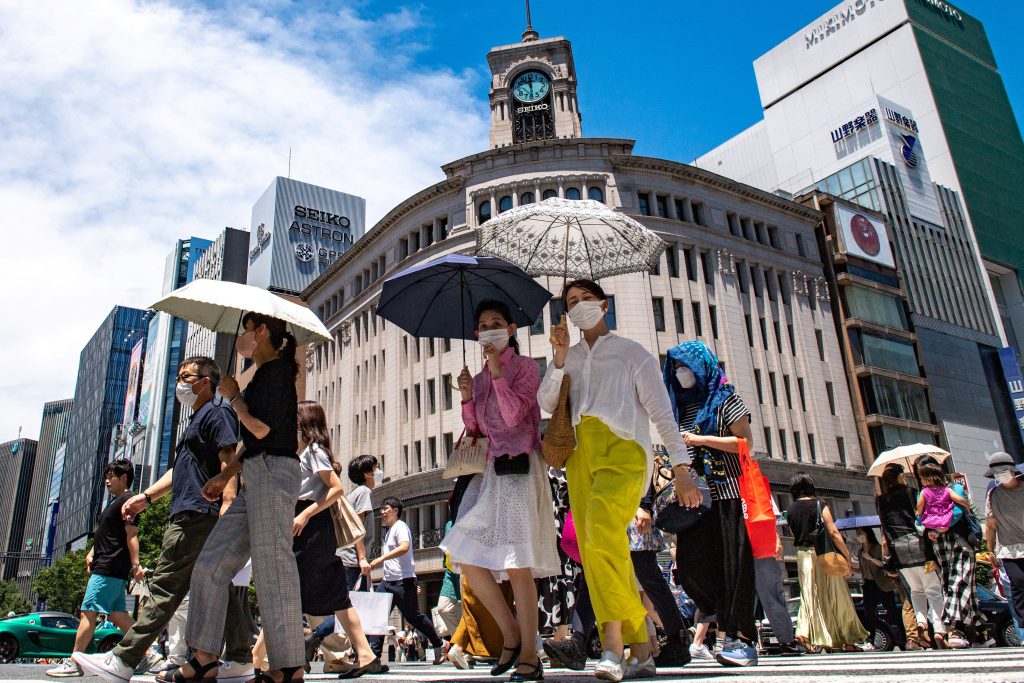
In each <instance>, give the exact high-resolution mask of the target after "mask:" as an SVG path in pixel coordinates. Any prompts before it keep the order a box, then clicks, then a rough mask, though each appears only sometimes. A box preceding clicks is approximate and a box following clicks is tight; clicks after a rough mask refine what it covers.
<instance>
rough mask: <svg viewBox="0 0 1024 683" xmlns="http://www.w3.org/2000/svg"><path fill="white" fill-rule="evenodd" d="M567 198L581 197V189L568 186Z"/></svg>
mask: <svg viewBox="0 0 1024 683" xmlns="http://www.w3.org/2000/svg"><path fill="white" fill-rule="evenodd" d="M565 198H566V199H574V200H575V199H579V198H580V190H579V188H578V187H569V188H566V190H565Z"/></svg>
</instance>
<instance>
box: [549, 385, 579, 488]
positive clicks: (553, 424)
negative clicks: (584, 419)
mask: <svg viewBox="0 0 1024 683" xmlns="http://www.w3.org/2000/svg"><path fill="white" fill-rule="evenodd" d="M574 450H576V429H575V427H573V426H572V410H571V409H570V406H569V375H568V374H566V375H564V376H563V377H562V386H561V387H560V388H559V390H558V407H556V408H555V412H553V413H551V419H550V420H548V428H547V430H546V431H545V432H544V441H543V442H542V443H541V452H542V453H543V454H544V462H546V463H547V464H548V465H549V466H551V467H554V468H555V469H559V470H560V469H562V468H563V467H565V461H566V460H568V459H569V456H570V455H572V452H573V451H574Z"/></svg>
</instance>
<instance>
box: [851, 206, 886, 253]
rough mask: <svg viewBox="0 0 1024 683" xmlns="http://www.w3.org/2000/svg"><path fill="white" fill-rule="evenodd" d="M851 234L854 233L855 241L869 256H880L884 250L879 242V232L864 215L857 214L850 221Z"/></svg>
mask: <svg viewBox="0 0 1024 683" xmlns="http://www.w3.org/2000/svg"><path fill="white" fill-rule="evenodd" d="M850 232H852V233H853V241H854V242H856V243H857V246H858V247H860V248H861V249H863V250H864V253H865V254H867V255H868V256H878V252H880V251H881V250H882V244H881V242H879V240H878V231H877V230H875V226H873V225H871V221H869V220H868V217H867V216H864V215H863V214H859V213H855V214H854V215H853V218H851V219H850Z"/></svg>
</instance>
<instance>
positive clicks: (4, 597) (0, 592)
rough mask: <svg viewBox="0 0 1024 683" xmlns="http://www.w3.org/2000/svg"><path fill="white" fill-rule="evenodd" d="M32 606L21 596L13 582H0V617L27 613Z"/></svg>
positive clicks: (19, 590)
mask: <svg viewBox="0 0 1024 683" xmlns="http://www.w3.org/2000/svg"><path fill="white" fill-rule="evenodd" d="M31 610H32V606H31V605H29V604H28V601H27V600H25V598H24V597H23V596H22V595H21V589H20V588H19V587H18V584H17V583H16V582H14V581H0V617H2V616H4V615H6V614H9V613H10V612H14V613H16V614H20V613H22V612H29V611H31Z"/></svg>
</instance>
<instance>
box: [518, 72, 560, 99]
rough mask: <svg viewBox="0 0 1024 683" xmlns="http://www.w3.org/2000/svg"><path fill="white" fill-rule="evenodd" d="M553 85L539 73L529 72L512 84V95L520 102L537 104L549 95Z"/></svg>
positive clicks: (520, 75) (521, 75)
mask: <svg viewBox="0 0 1024 683" xmlns="http://www.w3.org/2000/svg"><path fill="white" fill-rule="evenodd" d="M550 89H551V84H550V83H549V82H548V79H547V77H546V76H545V75H544V74H542V73H540V72H538V71H527V72H526V73H522V74H519V76H517V77H516V80H515V81H514V82H513V83H512V94H513V95H514V96H515V98H516V99H517V100H519V101H520V102H537V101H538V100H541V99H543V98H544V96H545V95H547V94H548V90H550Z"/></svg>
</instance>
